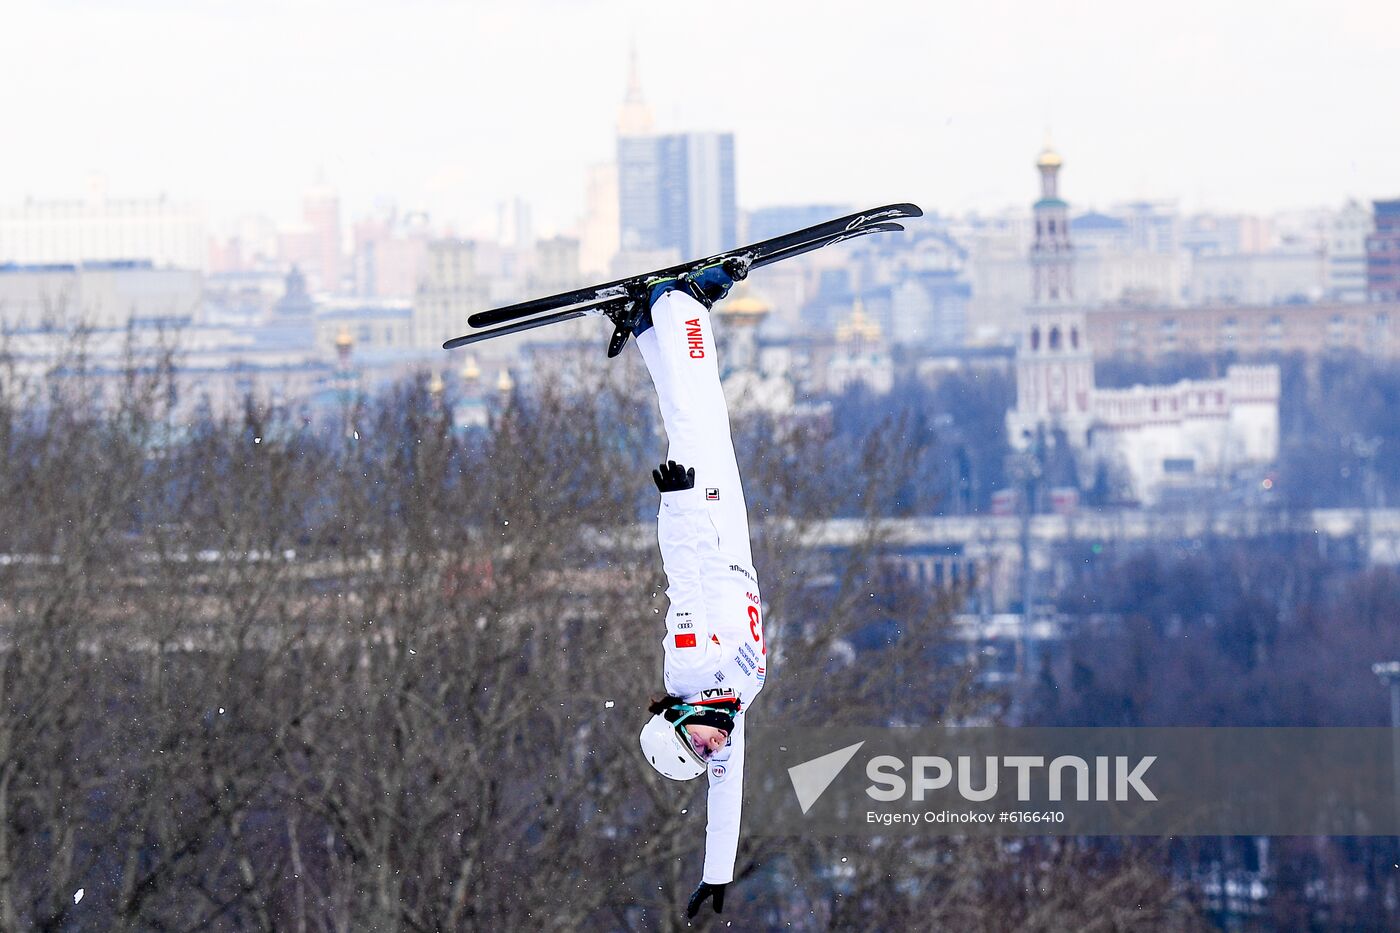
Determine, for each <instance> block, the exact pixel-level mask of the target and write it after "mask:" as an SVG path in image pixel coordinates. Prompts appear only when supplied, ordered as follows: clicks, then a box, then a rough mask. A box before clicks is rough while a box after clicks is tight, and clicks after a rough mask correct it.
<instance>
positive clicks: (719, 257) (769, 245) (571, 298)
mask: <svg viewBox="0 0 1400 933" xmlns="http://www.w3.org/2000/svg"><path fill="white" fill-rule="evenodd" d="M923 213H924V212H923V211H922V210H921V209H920V208H919V207H918V205H916V204H887V205H885V206H884V207H877V208H873V209H872V210H868V211H860V212H858V213H855V214H847V215H846V216H845V217H838V218H836V219H835V220H828V221H826V222H825V223H820V224H815V225H813V226H811V227H805V228H803V229H801V230H796V231H793V232H792V233H785V234H782V235H781V236H776V237H771V238H769V239H767V240H762V241H760V242H758V243H751V244H750V245H748V246H741V247H739V248H738V249H732V250H728V251H726V252H723V253H717V254H715V255H713V256H708V257H706V258H704V259H698V260H693V261H691V262H683V263H679V264H677V265H674V266H669V267H667V268H665V269H658V270H657V271H655V272H648V273H646V274H644V275H634V276H629V277H627V278H624V279H617V280H616V281H613V282H607V283H605V284H603V285H590V286H588V287H586V288H578V289H574V290H573V291H568V292H560V293H559V294H557V295H550V296H548V297H546V298H535V299H532V300H530V301H522V302H519V303H518V304H513V305H507V306H505V307H503V308H493V309H491V310H489V311H478V312H477V313H476V314H473V315H472V316H471V317H469V318H467V324H469V325H470V326H472V327H477V328H481V327H492V326H495V325H497V324H504V323H506V322H507V321H517V320H520V319H521V318H525V317H530V316H531V315H534V314H540V313H542V312H545V311H553V310H556V309H558V308H566V307H569V306H571V305H577V304H584V303H586V302H595V301H602V300H606V299H610V298H623V297H630V296H633V295H635V293H636V291H637V290H638V289H639V288H640V287H641V285H642V283H643V282H645V281H646V280H647V279H650V278H667V277H669V276H673V275H681V274H682V273H685V272H689V271H691V270H693V269H698V268H700V267H701V266H707V265H710V264H712V263H716V262H722V261H723V260H725V259H728V258H730V257H734V256H743V257H746V258H748V259H749V261H750V263H751V267H752V266H759V265H767V263H766V262H764V261H763V260H764V259H765V257H768V256H770V255H775V254H778V253H784V254H785V255H797V254H796V253H786V251H787V250H790V249H792V248H794V247H797V246H800V245H804V244H808V243H811V242H813V241H826V240H830V242H832V243H835V242H839V241H840V240H841V239H849V236H843V234H847V235H848V234H850V233H853V232H855V231H856V230H859V229H861V228H863V227H867V226H873V225H876V224H879V223H883V222H888V221H895V220H900V219H903V218H908V217H922V216H923ZM822 245H825V244H822ZM809 248H810V249H817V248H819V246H812V247H809ZM803 252H806V250H803ZM775 261H777V260H776V259H771V260H769V262H775Z"/></svg>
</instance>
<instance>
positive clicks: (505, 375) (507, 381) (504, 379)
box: [496, 369, 515, 392]
mask: <svg viewBox="0 0 1400 933" xmlns="http://www.w3.org/2000/svg"><path fill="white" fill-rule="evenodd" d="M513 388H515V380H513V379H511V378H510V370H508V369H503V370H501V375H500V378H498V379H497V380H496V391H498V392H509V391H510V390H511V389H513Z"/></svg>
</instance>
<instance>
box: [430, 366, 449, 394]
mask: <svg viewBox="0 0 1400 933" xmlns="http://www.w3.org/2000/svg"><path fill="white" fill-rule="evenodd" d="M446 388H447V383H445V382H443V381H442V376H440V375H439V374H438V372H437V370H433V378H431V379H429V380H428V391H429V392H430V393H432V394H433V395H441V394H442V393H443V390H444V389H446Z"/></svg>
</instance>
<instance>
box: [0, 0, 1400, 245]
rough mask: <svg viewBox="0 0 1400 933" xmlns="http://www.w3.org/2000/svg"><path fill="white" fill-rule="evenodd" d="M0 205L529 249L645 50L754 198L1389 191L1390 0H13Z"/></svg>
mask: <svg viewBox="0 0 1400 933" xmlns="http://www.w3.org/2000/svg"><path fill="white" fill-rule="evenodd" d="M0 22H2V23H3V25H0V139H2V140H3V148H0V202H12V201H14V200H17V199H21V198H23V197H25V196H26V195H35V196H41V197H51V196H78V195H81V194H82V193H83V192H84V191H85V189H86V185H87V179H88V178H89V176H90V175H92V174H93V173H94V172H99V173H101V174H102V175H104V176H105V177H106V179H107V186H108V190H109V192H110V193H111V194H112V195H114V196H118V195H120V196H128V195H141V194H150V193H158V192H162V191H163V192H167V193H168V194H170V195H171V196H172V197H176V198H182V199H191V200H198V201H202V202H204V203H206V204H208V206H209V208H210V212H211V215H212V219H214V220H216V221H217V220H219V219H220V218H226V217H230V216H232V215H234V214H237V213H239V212H258V213H266V214H268V215H270V216H272V217H274V218H276V219H278V220H290V219H293V217H294V216H295V214H296V212H297V210H298V202H299V197H300V194H301V192H302V191H303V190H304V189H305V188H306V187H307V186H309V185H310V184H312V183H313V182H315V181H316V179H317V177H318V173H320V172H324V174H325V178H326V180H327V181H328V182H329V183H331V184H332V185H334V186H335V187H337V188H338V189H339V190H340V191H341V193H342V195H343V197H344V200H345V208H346V210H347V211H348V212H349V213H351V214H355V213H360V212H362V211H364V210H366V209H368V208H369V207H370V206H371V205H373V204H374V203H375V202H376V201H378V200H381V199H389V200H394V201H396V202H398V203H400V204H402V205H405V206H412V207H426V208H428V209H429V210H431V211H432V212H433V213H434V214H435V215H436V216H437V217H439V218H441V219H452V220H455V221H456V222H457V223H458V225H459V227H460V228H461V229H465V230H470V229H473V228H474V227H475V228H482V229H490V227H489V225H487V223H488V221H487V218H490V217H492V216H493V205H494V204H495V203H497V202H499V201H501V200H503V199H506V198H509V197H513V196H517V195H518V196H520V197H523V198H525V199H526V200H527V201H529V202H530V203H531V204H532V205H533V206H534V209H535V212H536V217H537V224H538V225H539V226H540V227H543V228H546V229H547V228H551V227H567V226H568V225H569V224H571V223H572V222H573V221H574V219H575V218H576V217H577V216H578V214H579V213H580V212H581V210H582V205H583V191H584V170H585V166H586V165H587V164H588V163H590V162H596V161H601V160H606V159H609V158H610V157H611V154H612V151H613V145H614V124H615V120H616V117H617V111H618V106H619V104H620V103H621V100H622V96H623V92H624V89H625V85H626V76H627V53H628V48H629V45H630V44H631V43H632V42H634V41H635V43H636V45H637V48H638V51H639V56H640V63H641V74H642V81H643V88H644V90H645V94H646V97H647V99H648V101H649V102H650V103H651V105H652V107H653V109H654V112H655V114H656V117H657V122H658V127H659V128H660V129H662V130H676V131H680V130H690V129H725V130H732V131H733V132H734V133H735V136H736V147H737V164H738V189H739V201H740V204H741V206H743V207H746V208H752V207H761V206H765V205H773V204H784V203H803V202H806V203H812V202H850V203H858V204H873V203H878V202H884V201H889V200H905V199H913V200H917V201H919V202H920V203H921V204H923V206H924V207H925V209H927V210H943V211H962V210H966V209H971V208H976V209H985V210H995V209H999V208H1001V207H1004V206H1007V205H1023V204H1025V203H1026V202H1028V201H1029V200H1030V199H1031V198H1032V197H1033V195H1034V193H1035V185H1036V180H1035V174H1034V171H1033V169H1032V167H1031V163H1032V161H1033V160H1034V158H1035V155H1036V152H1037V151H1038V149H1039V148H1040V146H1041V144H1042V141H1043V139H1044V134H1045V131H1046V129H1047V127H1048V128H1050V129H1051V131H1052V133H1053V138H1054V141H1055V145H1056V147H1057V148H1058V149H1059V150H1060V152H1061V153H1062V154H1063V156H1064V158H1065V164H1066V167H1065V170H1064V193H1065V195H1066V197H1068V198H1069V199H1070V200H1071V202H1072V203H1073V204H1074V205H1075V206H1076V207H1077V208H1088V207H1091V206H1099V207H1104V206H1107V205H1109V204H1111V203H1113V202H1115V201H1119V200H1124V199H1129V198H1139V197H1147V198H1178V199H1180V201H1181V202H1182V204H1183V205H1184V206H1185V207H1186V208H1188V209H1195V208H1209V209H1223V210H1247V211H1259V212H1265V211H1273V210H1277V209H1286V208H1295V207H1307V206H1314V205H1334V204H1339V203H1340V202H1341V201H1342V200H1343V199H1345V198H1346V197H1349V196H1354V197H1360V198H1371V197H1386V196H1396V195H1400V81H1397V79H1396V76H1395V67H1396V53H1397V38H1396V37H1397V36H1400V3H1396V2H1394V0H1384V2H1382V0H1373V2H1346V0H1342V2H1335V0H1334V2H1312V0H1173V2H1140V0H1045V2H1043V3H1031V2H1024V0H957V2H938V0H891V2H884V3H881V2H878V0H868V2H865V3H857V2H855V0H840V2H828V0H749V2H737V0H724V2H707V3H683V2H680V0H645V2H643V0H571V2H566V0H474V2H449V0H395V2H374V3H359V2H353V0H335V2H330V0H325V2H322V0H282V2H264V0H239V2H222V0H214V2H201V0H179V2H176V0H120V2H99V0H47V2H31V0H6V2H5V3H4V16H3V20H0Z"/></svg>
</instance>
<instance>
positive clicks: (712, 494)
mask: <svg viewBox="0 0 1400 933" xmlns="http://www.w3.org/2000/svg"><path fill="white" fill-rule="evenodd" d="M705 498H706V499H708V500H709V501H711V502H718V501H719V489H718V488H717V487H715V486H707V487H706V488H705Z"/></svg>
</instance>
